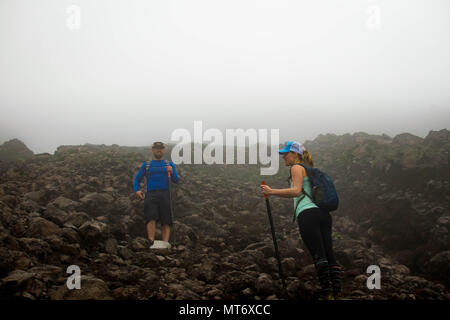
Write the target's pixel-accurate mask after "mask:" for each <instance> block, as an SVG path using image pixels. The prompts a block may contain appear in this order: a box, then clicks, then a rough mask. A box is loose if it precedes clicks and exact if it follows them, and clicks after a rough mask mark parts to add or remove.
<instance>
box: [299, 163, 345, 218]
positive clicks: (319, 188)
mask: <svg viewBox="0 0 450 320" xmlns="http://www.w3.org/2000/svg"><path fill="white" fill-rule="evenodd" d="M299 165H301V166H302V167H303V168H305V170H306V173H307V175H308V177H309V179H310V181H311V187H312V194H308V193H307V192H306V191H305V190H304V189H302V193H303V195H304V196H307V197H309V198H310V199H311V201H312V202H314V204H315V205H317V206H318V207H319V208H320V209H322V210H324V211H328V212H331V211H335V210H336V209H337V208H338V206H339V196H338V194H337V191H336V187H335V186H334V183H333V180H331V178H330V176H328V175H327V174H326V173H325V172H323V171H320V170H319V169H317V168H313V167H310V166H308V165H306V164H299ZM302 199H303V198H302ZM300 201H301V199H300V200H299V201H298V202H297V206H296V207H295V211H294V216H295V212H297V207H298V205H299V203H300Z"/></svg>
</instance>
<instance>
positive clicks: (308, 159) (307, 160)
mask: <svg viewBox="0 0 450 320" xmlns="http://www.w3.org/2000/svg"><path fill="white" fill-rule="evenodd" d="M297 163H304V164H306V165H307V166H310V167H314V160H313V158H312V156H311V153H309V152H308V150H305V151H303V154H298V160H297Z"/></svg>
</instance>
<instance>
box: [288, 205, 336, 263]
mask: <svg viewBox="0 0 450 320" xmlns="http://www.w3.org/2000/svg"><path fill="white" fill-rule="evenodd" d="M297 222H298V227H299V229H300V235H301V236H302V239H303V241H304V243H305V245H306V247H307V248H308V250H309V252H310V254H311V256H312V257H313V260H314V263H316V264H317V262H320V261H324V260H326V261H327V262H328V265H329V266H335V265H337V263H336V258H335V257H334V252H333V241H332V239H331V224H332V220H331V215H330V213H329V212H327V211H322V210H321V209H319V208H311V209H306V210H304V211H302V212H300V214H299V215H298V218H297Z"/></svg>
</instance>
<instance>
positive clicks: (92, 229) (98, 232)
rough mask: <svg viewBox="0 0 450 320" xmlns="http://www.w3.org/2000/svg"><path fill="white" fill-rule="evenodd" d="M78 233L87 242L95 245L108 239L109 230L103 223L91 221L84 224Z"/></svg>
mask: <svg viewBox="0 0 450 320" xmlns="http://www.w3.org/2000/svg"><path fill="white" fill-rule="evenodd" d="M78 233H79V234H80V236H81V238H82V239H83V240H84V241H85V242H87V243H90V244H94V243H96V242H99V241H101V240H104V239H107V238H108V236H109V228H108V225H106V224H105V223H103V222H100V221H96V220H91V221H87V222H85V223H83V225H82V226H81V227H80V228H79V229H78Z"/></svg>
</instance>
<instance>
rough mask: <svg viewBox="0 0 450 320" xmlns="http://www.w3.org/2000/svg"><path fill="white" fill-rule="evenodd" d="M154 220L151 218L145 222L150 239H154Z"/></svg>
mask: <svg viewBox="0 0 450 320" xmlns="http://www.w3.org/2000/svg"><path fill="white" fill-rule="evenodd" d="M155 229H156V221H155V220H151V221H149V222H148V223H147V236H148V239H149V240H150V241H154V240H155Z"/></svg>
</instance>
